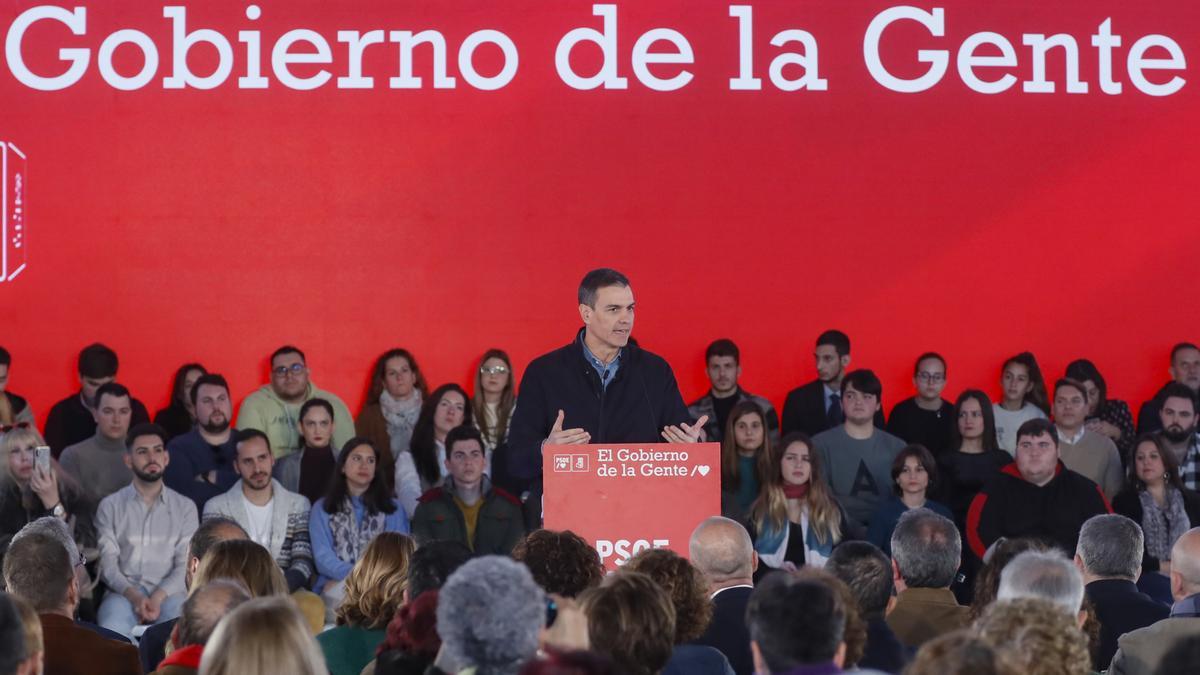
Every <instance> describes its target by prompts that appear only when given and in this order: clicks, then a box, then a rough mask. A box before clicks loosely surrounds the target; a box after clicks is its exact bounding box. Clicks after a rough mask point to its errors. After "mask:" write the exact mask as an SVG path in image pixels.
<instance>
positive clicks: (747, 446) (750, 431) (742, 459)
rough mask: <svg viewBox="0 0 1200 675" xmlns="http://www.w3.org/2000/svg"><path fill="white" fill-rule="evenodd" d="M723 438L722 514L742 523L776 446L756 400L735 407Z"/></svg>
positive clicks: (769, 469) (769, 467)
mask: <svg viewBox="0 0 1200 675" xmlns="http://www.w3.org/2000/svg"><path fill="white" fill-rule="evenodd" d="M725 432H726V433H725V439H724V440H723V441H721V515H723V516H725V517H726V518H731V519H733V520H736V521H739V522H742V521H745V520H746V516H747V515H748V514H749V513H750V507H751V506H752V505H753V504H754V500H755V499H757V498H758V494H759V492H761V491H762V486H763V484H764V483H765V482H766V480H767V476H768V475H770V474H772V473H774V472H775V471H776V467H775V466H774V465H773V464H772V461H771V459H772V455H771V448H772V447H773V446H774V443H773V442H772V439H771V437H770V434H768V433H767V421H766V417H764V416H763V411H762V408H761V407H759V405H758V404H757V403H755V402H754V401H742V402H740V403H737V404H735V405H734V406H733V410H732V411H730V413H729V420H728V421H727V422H726V423H725Z"/></svg>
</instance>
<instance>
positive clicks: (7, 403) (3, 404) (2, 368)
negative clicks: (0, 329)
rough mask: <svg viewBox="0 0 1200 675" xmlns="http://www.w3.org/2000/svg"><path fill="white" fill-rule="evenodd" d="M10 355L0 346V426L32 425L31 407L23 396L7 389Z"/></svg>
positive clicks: (10, 363)
mask: <svg viewBox="0 0 1200 675" xmlns="http://www.w3.org/2000/svg"><path fill="white" fill-rule="evenodd" d="M11 372H12V355H11V354H9V353H8V350H7V349H5V348H4V347H0V427H8V426H15V425H17V424H27V425H29V426H33V408H32V407H30V405H29V402H28V401H26V400H25V399H24V398H22V397H20V396H17V395H16V394H14V393H12V392H11V391H8V378H9V377H10V374H11Z"/></svg>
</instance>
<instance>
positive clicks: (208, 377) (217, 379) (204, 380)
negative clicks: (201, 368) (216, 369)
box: [188, 373, 229, 407]
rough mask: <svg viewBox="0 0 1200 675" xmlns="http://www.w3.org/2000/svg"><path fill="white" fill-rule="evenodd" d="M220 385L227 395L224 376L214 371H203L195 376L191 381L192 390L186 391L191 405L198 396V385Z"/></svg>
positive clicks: (194, 403) (227, 389)
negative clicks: (194, 379)
mask: <svg viewBox="0 0 1200 675" xmlns="http://www.w3.org/2000/svg"><path fill="white" fill-rule="evenodd" d="M206 384H207V385H211V386H214V387H220V388H222V389H224V390H225V395H226V396H228V395H229V383H228V382H226V381H225V377H224V376H222V375H218V374H216V373H205V374H203V375H201V376H200V377H198V378H196V381H195V382H194V383H192V390H191V391H189V392H188V398H190V399H191V400H192V406H193V407H194V406H195V405H196V399H197V398H199V397H200V387H203V386H204V385H206Z"/></svg>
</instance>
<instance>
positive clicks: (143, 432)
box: [125, 422, 167, 450]
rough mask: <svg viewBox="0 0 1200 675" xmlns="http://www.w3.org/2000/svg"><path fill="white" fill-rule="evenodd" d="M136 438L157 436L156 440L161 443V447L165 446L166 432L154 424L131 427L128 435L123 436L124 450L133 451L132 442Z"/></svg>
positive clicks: (145, 423)
mask: <svg viewBox="0 0 1200 675" xmlns="http://www.w3.org/2000/svg"><path fill="white" fill-rule="evenodd" d="M138 436H158V440H160V441H162V442H163V447H166V445H167V430H166V429H163V428H162V427H160V426H158V425H157V424H155V423H154V422H141V423H140V424H135V425H133V428H132V429H130V430H129V433H127V434H125V449H126V450H133V442H134V441H136V440H137V438H138Z"/></svg>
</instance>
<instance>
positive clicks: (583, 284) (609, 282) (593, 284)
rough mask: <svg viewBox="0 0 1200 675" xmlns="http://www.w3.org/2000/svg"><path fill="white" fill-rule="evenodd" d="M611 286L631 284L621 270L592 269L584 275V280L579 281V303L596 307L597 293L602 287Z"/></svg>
mask: <svg viewBox="0 0 1200 675" xmlns="http://www.w3.org/2000/svg"><path fill="white" fill-rule="evenodd" d="M609 286H621V287H622V288H625V287H628V286H629V279H627V278H626V277H625V275H624V274H621V273H620V272H618V271H616V270H614V269H609V268H607V267H601V268H600V269H595V270H592V271H591V272H588V273H587V274H585V275H583V281H580V282H579V304H581V305H587V306H588V307H591V308H592V309H595V308H596V293H598V292H599V291H600V289H601V288H607V287H609Z"/></svg>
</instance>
